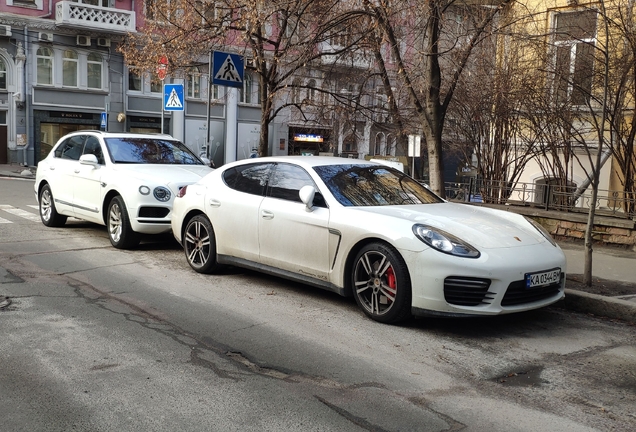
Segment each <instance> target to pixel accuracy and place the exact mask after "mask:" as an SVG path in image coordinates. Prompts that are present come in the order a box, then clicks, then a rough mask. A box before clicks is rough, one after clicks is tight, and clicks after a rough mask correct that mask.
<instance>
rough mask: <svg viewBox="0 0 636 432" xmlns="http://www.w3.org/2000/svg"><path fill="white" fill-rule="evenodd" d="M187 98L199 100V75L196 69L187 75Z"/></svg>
mask: <svg viewBox="0 0 636 432" xmlns="http://www.w3.org/2000/svg"><path fill="white" fill-rule="evenodd" d="M188 97H191V98H195V99H200V98H201V74H200V73H199V69H197V68H194V69H193V70H192V71H191V73H190V74H188Z"/></svg>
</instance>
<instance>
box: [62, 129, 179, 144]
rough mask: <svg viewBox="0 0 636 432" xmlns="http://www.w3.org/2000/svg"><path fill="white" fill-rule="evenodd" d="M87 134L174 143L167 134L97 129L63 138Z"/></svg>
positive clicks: (77, 132) (79, 131) (74, 132)
mask: <svg viewBox="0 0 636 432" xmlns="http://www.w3.org/2000/svg"><path fill="white" fill-rule="evenodd" d="M87 133H90V134H95V135H99V136H101V137H103V138H155V139H157V138H160V139H165V140H174V141H176V138H174V137H173V136H171V135H168V134H159V133H157V134H153V133H137V132H104V131H100V130H97V129H81V130H77V131H73V132H69V133H67V134H66V135H64V137H67V136H71V135H82V134H87ZM64 137H62V138H64Z"/></svg>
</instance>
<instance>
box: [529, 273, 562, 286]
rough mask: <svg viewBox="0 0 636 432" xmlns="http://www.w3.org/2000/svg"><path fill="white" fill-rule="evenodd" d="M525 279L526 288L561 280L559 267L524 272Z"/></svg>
mask: <svg viewBox="0 0 636 432" xmlns="http://www.w3.org/2000/svg"><path fill="white" fill-rule="evenodd" d="M525 280H526V288H534V287H539V286H545V285H551V284H554V283H558V282H559V281H560V280H561V269H560V268H555V269H552V270H547V271H542V272H537V273H526V275H525Z"/></svg>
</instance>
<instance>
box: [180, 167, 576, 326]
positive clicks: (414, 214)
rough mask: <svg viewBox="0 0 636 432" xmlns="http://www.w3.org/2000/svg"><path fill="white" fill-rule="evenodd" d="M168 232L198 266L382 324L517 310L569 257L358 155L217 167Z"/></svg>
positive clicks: (513, 223)
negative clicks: (329, 303) (231, 270)
mask: <svg viewBox="0 0 636 432" xmlns="http://www.w3.org/2000/svg"><path fill="white" fill-rule="evenodd" d="M172 230H173V234H174V235H175V238H176V239H177V240H178V241H179V242H180V243H181V244H182V246H183V248H184V250H185V256H186V259H187V261H188V263H189V264H190V266H191V267H192V268H193V269H194V270H195V271H197V272H200V273H211V272H214V271H215V270H217V269H218V267H219V266H220V265H224V264H231V265H236V266H240V267H246V268H251V269H256V270H259V271H262V272H266V273H269V274H273V275H278V276H282V277H285V278H288V279H292V280H296V281H299V282H302V283H306V284H310V285H314V286H317V287H320V288H325V289H328V290H331V291H335V292H337V293H339V294H341V295H353V296H354V298H355V300H356V302H357V304H358V305H359V306H360V308H361V309H362V310H363V311H364V313H366V314H367V315H368V316H369V317H371V318H372V319H374V320H377V321H380V322H387V323H391V322H398V321H401V320H404V319H406V318H408V317H410V316H421V315H431V314H432V315H449V316H459V315H463V316H464V315H496V314H505V313H513V312H521V311H527V310H531V309H536V308H540V307H543V306H547V305H549V304H552V303H554V302H556V301H558V300H560V299H561V298H563V296H564V286H565V272H566V261H565V256H564V254H563V252H562V251H561V249H560V248H559V246H558V245H557V244H556V243H555V242H554V241H553V240H552V238H551V237H550V235H549V234H548V233H547V231H545V230H544V229H543V228H542V227H541V226H540V225H538V224H537V223H535V222H533V221H532V220H530V219H526V218H524V217H523V216H520V215H517V214H513V213H509V212H506V211H500V210H494V209H490V208H486V207H478V206H471V205H467V204H457V203H450V202H447V201H444V200H443V199H441V198H439V197H438V196H437V195H435V194H434V193H432V192H431V191H430V190H428V189H427V188H426V187H424V186H422V185H421V184H419V183H418V182H417V181H415V180H413V179H412V178H411V177H409V176H407V175H405V174H403V173H402V172H400V171H397V170H395V169H393V168H390V167H387V166H384V165H380V164H377V163H373V162H367V161H362V160H353V159H342V158H335V157H302V156H287V157H267V158H260V159H248V160H244V161H239V162H234V163H231V164H228V165H225V166H223V167H221V168H219V169H217V170H216V171H214V172H212V173H211V174H209V175H207V176H206V177H204V178H203V179H201V180H200V181H199V182H197V183H195V184H192V185H189V186H187V187H185V188H182V189H181V191H180V193H179V195H178V197H177V198H176V199H175V202H174V208H173V215H172Z"/></svg>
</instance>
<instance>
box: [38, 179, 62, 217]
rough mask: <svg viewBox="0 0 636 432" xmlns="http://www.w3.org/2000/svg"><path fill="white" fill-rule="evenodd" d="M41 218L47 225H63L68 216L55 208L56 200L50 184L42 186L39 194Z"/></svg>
mask: <svg viewBox="0 0 636 432" xmlns="http://www.w3.org/2000/svg"><path fill="white" fill-rule="evenodd" d="M38 201H39V204H40V219H41V220H42V223H43V224H44V225H46V226H47V227H61V226H64V224H65V223H66V219H67V216H64V215H61V214H59V213H58V212H57V209H56V208H55V200H54V199H53V193H52V192H51V187H50V186H49V185H48V184H45V185H44V186H42V189H41V190H40V196H39V199H38Z"/></svg>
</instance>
